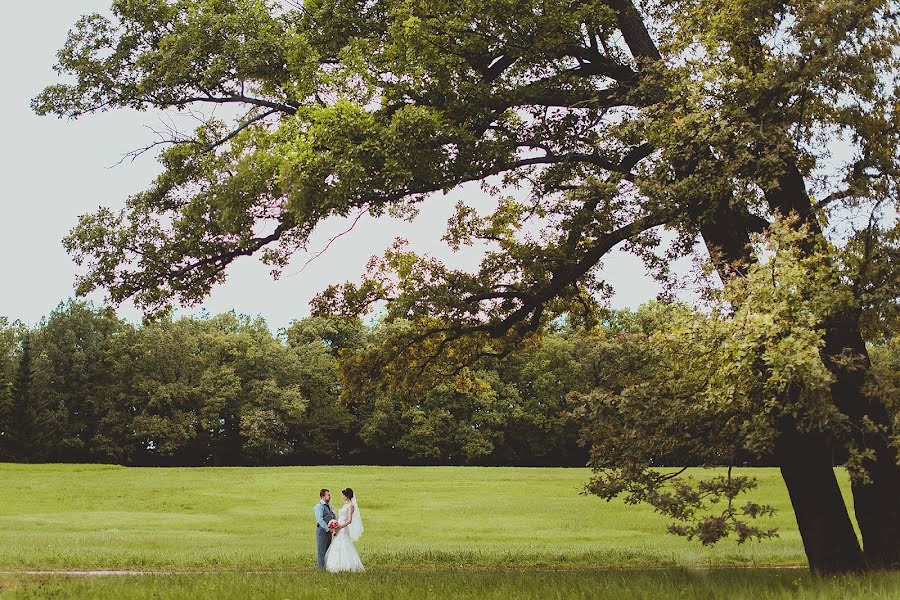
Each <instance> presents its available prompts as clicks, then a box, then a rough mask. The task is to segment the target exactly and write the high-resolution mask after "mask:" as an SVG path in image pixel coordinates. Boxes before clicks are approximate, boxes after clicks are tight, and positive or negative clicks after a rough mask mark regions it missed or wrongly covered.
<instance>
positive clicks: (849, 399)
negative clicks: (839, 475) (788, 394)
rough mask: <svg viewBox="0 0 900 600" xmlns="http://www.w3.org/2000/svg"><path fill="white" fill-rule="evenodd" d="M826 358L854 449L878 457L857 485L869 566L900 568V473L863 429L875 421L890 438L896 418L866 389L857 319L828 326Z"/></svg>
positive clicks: (883, 442)
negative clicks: (849, 424) (847, 359)
mask: <svg viewBox="0 0 900 600" xmlns="http://www.w3.org/2000/svg"><path fill="white" fill-rule="evenodd" d="M823 355H824V362H825V364H826V365H827V366H828V368H829V370H830V371H831V372H832V374H834V377H835V381H834V383H833V384H832V385H831V396H832V399H833V400H834V403H835V404H836V405H837V406H838V408H839V409H840V411H841V412H842V413H844V414H845V415H847V416H848V417H850V420H851V422H852V423H853V425H854V429H853V435H852V438H851V439H852V443H853V444H855V445H857V446H858V447H859V448H860V449H867V450H870V451H872V452H873V453H874V460H869V459H867V460H865V461H863V465H862V466H863V467H864V468H865V469H866V472H867V474H868V476H869V481H868V482H864V481H857V480H856V479H854V481H853V482H852V489H853V505H854V510H855V512H856V521H857V522H858V523H859V530H860V532H861V533H862V536H863V547H864V548H865V557H866V563H867V564H868V565H869V566H870V567H874V568H879V569H887V568H900V467H898V466H897V457H896V453H895V451H894V449H893V448H891V446H890V444H889V441H888V439H887V437H886V436H885V435H883V434H878V433H875V434H873V433H867V432H866V431H865V429H864V427H865V423H866V421H871V423H872V424H874V425H877V426H879V427H883V428H885V430H886V431H888V432H889V431H890V430H891V418H890V415H889V414H888V412H887V409H886V408H885V406H884V404H883V403H882V402H881V401H880V400H879V399H878V398H875V397H873V396H871V395H870V394H868V393H866V390H865V388H864V383H865V377H866V371H867V370H868V368H869V355H868V352H867V351H866V345H865V342H864V341H863V339H862V336H861V335H860V331H859V321H858V318H857V317H856V316H855V315H853V314H850V313H847V312H843V313H841V314H839V315H836V316H835V317H834V318H833V319H831V320H830V321H829V323H828V324H827V329H826V333H825V348H824V352H823ZM838 356H854V357H858V358H857V362H856V363H850V364H847V363H843V362H841V361H836V360H835V357H838Z"/></svg>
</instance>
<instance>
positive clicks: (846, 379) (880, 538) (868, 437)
mask: <svg viewBox="0 0 900 600" xmlns="http://www.w3.org/2000/svg"><path fill="white" fill-rule="evenodd" d="M766 199H767V201H768V203H769V207H770V209H771V210H772V211H773V212H776V213H778V214H781V215H783V216H787V215H790V214H792V213H794V214H796V215H798V216H799V217H800V222H801V223H802V224H804V225H806V226H807V227H808V228H809V232H810V235H811V236H812V237H813V238H814V239H815V238H818V239H819V240H822V241H824V237H825V236H824V233H823V232H822V229H821V226H820V225H819V223H818V221H817V220H816V217H815V215H814V214H813V212H812V202H811V200H810V197H809V195H808V194H807V192H806V184H805V182H804V180H803V176H802V174H801V173H800V172H799V170H798V169H797V168H796V167H795V166H794V165H787V166H786V171H785V173H784V174H783V175H782V176H781V177H779V179H778V187H776V188H774V189H771V190H767V191H766ZM812 246H813V245H812V244H810V248H812ZM847 358H851V359H852V360H850V361H849V362H848V361H847V360H844V359H847ZM822 360H823V362H824V363H825V365H826V366H827V367H828V369H829V371H831V373H832V375H834V378H835V381H834V383H833V384H832V386H831V395H832V401H833V402H834V404H835V405H836V406H837V407H838V409H839V410H840V411H841V412H842V413H843V414H845V415H847V417H849V418H850V421H851V424H852V427H853V429H852V433H851V436H850V440H849V442H850V444H851V445H854V446H856V447H857V448H858V449H860V450H869V451H871V452H872V453H873V455H874V458H873V459H867V460H865V461H863V466H864V467H865V469H866V470H867V473H868V476H869V481H868V482H863V481H857V480H856V479H854V481H853V483H852V489H853V506H854V511H855V513H856V521H857V523H858V524H859V529H860V533H862V538H863V548H864V549H865V558H866V563H867V564H868V565H869V566H871V567H874V568H900V466H898V465H897V455H896V452H895V451H894V450H893V449H892V448H891V446H890V444H889V443H888V438H887V436H886V435H884V434H873V433H869V432H867V428H868V427H867V424H868V423H871V424H874V425H876V426H878V427H881V428H883V430H884V431H886V432H890V431H891V429H892V423H891V419H890V415H889V414H888V411H887V409H886V407H885V405H884V403H883V402H882V401H881V399H880V398H877V397H875V396H873V395H871V394H869V393H867V391H866V390H865V388H864V383H865V377H866V373H867V371H868V369H869V364H870V363H869V353H868V351H867V350H866V344H865V341H864V340H863V338H862V334H861V332H860V330H859V319H858V315H856V314H855V312H854V311H853V310H852V309H850V308H848V309H847V310H844V311H841V312H840V313H838V314H836V315H833V316H832V317H831V318H830V319H828V321H827V322H826V323H825V347H824V348H823V351H822Z"/></svg>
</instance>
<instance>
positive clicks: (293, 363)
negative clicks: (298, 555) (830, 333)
mask: <svg viewBox="0 0 900 600" xmlns="http://www.w3.org/2000/svg"><path fill="white" fill-rule="evenodd" d="M667 310H677V311H679V312H680V313H681V315H682V317H683V316H684V315H685V314H688V315H689V314H691V311H693V310H695V309H691V308H689V307H686V306H683V305H675V307H674V309H672V308H669V309H667V308H662V309H660V305H658V304H656V303H650V304H648V305H645V306H643V307H641V308H639V309H637V310H634V311H630V310H621V311H610V313H609V315H608V318H607V319H606V320H605V321H604V322H603V323H602V324H601V325H600V326H598V327H596V328H594V329H593V330H589V331H584V330H580V331H576V330H574V329H571V328H568V327H566V326H565V325H559V326H557V327H554V328H552V329H549V330H547V331H546V332H545V333H544V335H543V336H542V337H541V340H540V341H539V342H538V343H536V344H532V345H530V346H528V347H526V348H524V349H522V350H521V351H518V352H515V353H513V354H510V355H509V356H506V357H504V358H501V359H485V360H484V361H482V362H481V363H480V364H478V365H476V367H475V369H476V372H475V374H474V375H475V377H474V378H473V381H476V382H477V384H472V385H468V386H461V385H460V384H459V381H458V379H454V378H449V377H448V378H447V381H446V382H445V383H437V384H436V385H432V386H431V387H430V388H429V389H428V390H426V391H424V392H423V393H422V395H421V397H419V398H415V399H411V398H406V397H400V396H399V395H398V394H396V393H391V392H389V391H383V390H382V391H381V392H374V391H371V390H370V391H369V392H368V393H359V394H356V393H351V394H350V395H349V397H348V394H347V393H346V392H347V390H346V389H344V388H345V387H346V383H347V382H346V381H345V380H346V379H347V378H348V372H349V373H350V375H349V376H352V377H353V378H355V379H359V378H362V379H365V378H366V377H370V374H369V373H367V372H366V370H365V368H360V367H359V365H360V364H363V365H364V363H365V358H363V359H362V363H360V357H364V356H365V354H364V352H360V351H363V350H366V349H368V348H372V347H374V346H376V345H377V344H379V343H381V342H380V340H381V339H382V338H383V337H384V336H386V335H388V334H389V333H390V331H389V330H390V328H391V327H397V326H402V324H397V323H394V324H388V323H379V324H376V325H374V326H371V327H368V326H366V325H364V324H363V323H362V321H361V320H359V319H347V318H342V317H320V316H317V317H307V318H304V319H301V320H298V321H294V322H293V323H292V324H291V325H290V326H289V327H287V328H286V329H283V330H281V331H279V332H278V333H277V334H273V333H272V332H271V331H270V329H269V328H268V327H267V325H266V323H265V321H264V320H263V319H262V318H251V317H247V316H242V315H237V314H235V313H234V312H229V313H224V314H220V315H216V316H208V317H192V316H187V317H181V318H178V319H172V318H171V317H163V318H160V319H157V320H154V321H148V322H146V323H143V324H139V325H136V324H131V323H128V322H127V321H125V320H123V319H121V318H119V317H118V316H117V315H116V314H115V312H114V311H113V310H112V309H111V308H108V307H95V306H94V305H93V304H91V303H89V302H82V301H72V300H69V301H68V302H66V303H60V304H59V306H58V307H57V308H56V309H55V310H54V311H53V312H51V313H50V315H48V316H47V317H45V318H44V319H42V320H41V322H40V323H39V324H37V325H36V326H34V327H31V328H29V327H26V326H25V325H23V324H22V323H21V322H18V321H16V322H10V321H9V320H8V319H6V318H4V317H0V461H6V462H26V463H33V462H102V463H117V464H122V465H134V466H219V465H222V466H224V465H288V464H326V463H332V464H333V463H344V464H397V465H404V464H420V465H421V464H433V465H503V466H579V467H581V466H585V465H586V463H588V458H589V452H590V447H592V446H596V445H597V443H598V440H597V438H596V427H598V426H603V424H602V423H597V422H595V421H597V420H598V417H597V415H596V414H593V415H590V416H586V414H588V413H589V412H590V411H587V413H586V411H585V408H586V407H591V406H592V403H593V400H592V399H591V398H593V397H595V396H596V394H597V393H600V394H606V395H609V394H613V395H615V394H620V393H621V392H622V390H624V389H625V388H626V387H628V386H632V385H633V384H634V379H635V377H638V378H641V377H645V378H646V380H647V382H648V383H651V380H653V378H654V377H655V376H654V375H652V374H650V373H649V372H645V373H644V375H641V373H642V372H643V370H644V369H646V368H647V367H648V363H652V362H653V360H655V359H649V360H648V358H647V356H649V355H648V354H647V352H646V350H648V349H649V350H652V348H649V347H648V342H647V341H645V340H649V339H650V336H651V335H652V334H653V333H654V332H659V331H661V330H662V329H664V328H665V327H666V326H667V322H669V320H668V318H667V313H666V311H667ZM698 318H699V317H698ZM876 346H877V347H873V353H872V355H873V361H874V363H875V365H874V366H875V368H876V369H881V370H883V371H887V372H896V371H897V370H898V366H900V345H898V344H897V343H896V342H895V341H894V340H893V339H890V340H888V341H887V342H883V343H881V344H878V345H876ZM642 348H643V349H642ZM354 355H355V357H356V358H355V361H356V362H349V363H348V364H345V365H343V368H342V364H341V361H342V356H343V357H345V358H346V357H348V356H354ZM348 365H350V366H349V367H348ZM649 366H650V367H651V368H654V367H653V365H652V364H651V365H649ZM351 383H352V388H351V389H359V388H360V387H361V386H360V385H359V381H354V382H351ZM652 385H659V386H664V385H665V384H664V382H662V381H655V382H652ZM363 387H364V386H363ZM342 390H343V391H344V392H345V393H344V394H343V397H342ZM649 408H650V405H649V404H648V409H649ZM892 410H893V412H894V414H895V416H896V415H898V414H900V410H898V407H897V406H892ZM604 418H605V417H604ZM600 420H603V418H600ZM611 422H612V420H611ZM601 443H602V440H601ZM647 448H648V449H649V450H648V452H649V455H650V460H651V462H652V463H653V464H654V465H656V466H663V465H678V466H685V465H700V464H722V465H731V464H746V465H768V464H775V462H774V460H773V459H772V458H771V457H767V456H759V455H754V454H751V453H745V454H741V455H740V456H734V455H730V454H729V455H726V454H727V453H726V452H723V453H722V456H718V455H717V454H715V453H713V454H712V455H710V454H709V451H708V450H709V448H706V449H703V448H701V447H696V448H694V449H690V447H688V449H687V450H686V449H685V448H684V447H682V446H681V445H680V443H678V442H676V441H672V442H671V443H663V444H656V445H654V444H653V443H651V441H650V440H649V438H648V441H647ZM834 460H835V462H842V461H844V460H846V456H843V455H840V454H836V455H835V456H834Z"/></svg>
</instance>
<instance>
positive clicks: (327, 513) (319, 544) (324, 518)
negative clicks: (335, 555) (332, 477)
mask: <svg viewBox="0 0 900 600" xmlns="http://www.w3.org/2000/svg"><path fill="white" fill-rule="evenodd" d="M329 502H331V492H329V491H328V490H326V489H324V488H323V489H322V490H321V491H319V503H318V504H316V507H315V508H314V509H313V514H315V515H316V565H317V566H318V569H319V570H320V571H321V570H323V569H324V568H325V553H326V552H327V551H328V546H330V545H331V530H330V529H328V521H330V520H332V519H334V518H335V517H334V511H333V510H331V505H330V504H328V503H329Z"/></svg>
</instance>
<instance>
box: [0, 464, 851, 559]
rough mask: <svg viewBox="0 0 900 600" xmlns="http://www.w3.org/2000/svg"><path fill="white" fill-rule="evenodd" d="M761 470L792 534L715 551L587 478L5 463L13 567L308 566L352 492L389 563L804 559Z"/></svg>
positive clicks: (768, 495) (782, 493) (3, 555)
mask: <svg viewBox="0 0 900 600" xmlns="http://www.w3.org/2000/svg"><path fill="white" fill-rule="evenodd" d="M748 471H752V473H753V474H754V475H756V476H757V477H759V479H760V488H759V490H757V491H756V493H755V499H756V500H757V501H760V502H765V503H770V504H773V505H775V506H776V507H777V508H778V509H779V512H778V515H777V516H776V517H775V518H774V519H772V520H771V521H768V522H767V523H766V524H767V525H768V524H771V525H774V526H775V527H777V528H778V529H779V532H780V536H779V538H778V539H776V540H772V541H766V542H762V543H748V544H744V545H741V546H738V545H737V544H735V543H734V542H724V543H721V544H719V545H717V546H715V547H712V548H704V547H702V546H700V545H699V544H698V543H696V542H688V541H686V540H684V539H681V538H677V537H674V536H672V535H669V534H667V533H665V525H666V522H667V521H666V519H664V518H663V517H661V516H659V515H656V514H654V513H653V512H652V510H650V509H649V508H647V507H644V506H638V507H635V506H626V505H625V504H624V503H622V502H611V503H607V502H604V501H602V500H600V499H598V498H596V497H590V496H583V495H581V494H580V493H579V492H580V490H581V487H582V485H583V484H584V483H585V481H586V480H587V478H588V475H589V472H588V471H587V470H586V469H552V468H551V469H523V468H474V467H472V468H469V467H440V468H438V467H349V466H347V467H344V466H341V467H285V468H189V469H137V468H123V467H115V466H95V465H39V466H29V465H9V464H5V465H0V482H2V484H0V485H2V493H0V568H5V569H7V570H22V569H40V568H139V569H148V568H149V569H152V568H165V569H174V570H192V571H193V570H216V569H243V568H260V569H276V570H288V571H292V570H306V569H309V568H310V567H312V565H313V564H314V558H313V554H314V540H313V531H314V525H313V518H312V507H313V505H314V504H315V502H316V501H317V500H318V490H319V488H320V487H329V488H331V489H332V490H333V491H335V492H336V493H335V495H336V496H339V494H338V493H337V490H340V489H341V488H343V487H346V486H350V487H353V488H354V489H355V490H356V491H357V494H358V496H359V500H360V506H361V508H362V511H363V514H364V516H365V526H366V534H365V535H364V536H363V538H362V540H360V542H359V544H358V547H359V550H360V553H361V555H362V558H363V561H364V562H365V564H366V566H367V567H369V568H374V569H376V570H377V569H378V568H388V567H397V568H402V567H413V566H414V567H422V568H426V567H433V568H442V569H443V568H459V567H498V566H500V567H522V568H528V567H537V568H542V567H552V568H554V569H576V568H585V567H613V568H616V567H651V566H652V567H675V566H679V567H684V566H695V567H703V566H751V565H755V566H766V565H789V566H793V565H804V564H805V559H804V555H803V549H802V546H801V542H800V538H799V534H798V533H797V530H796V525H795V523H794V519H793V514H792V512H791V509H790V503H789V501H788V497H787V492H786V490H785V488H784V485H783V483H782V481H781V479H780V477H779V474H778V471H777V470H776V469H746V470H743V471H741V472H748ZM839 475H840V478H841V481H842V484H844V485H845V486H846V484H847V481H846V476H845V474H844V473H843V472H841V473H839ZM845 493H846V490H845ZM336 502H339V500H336Z"/></svg>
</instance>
